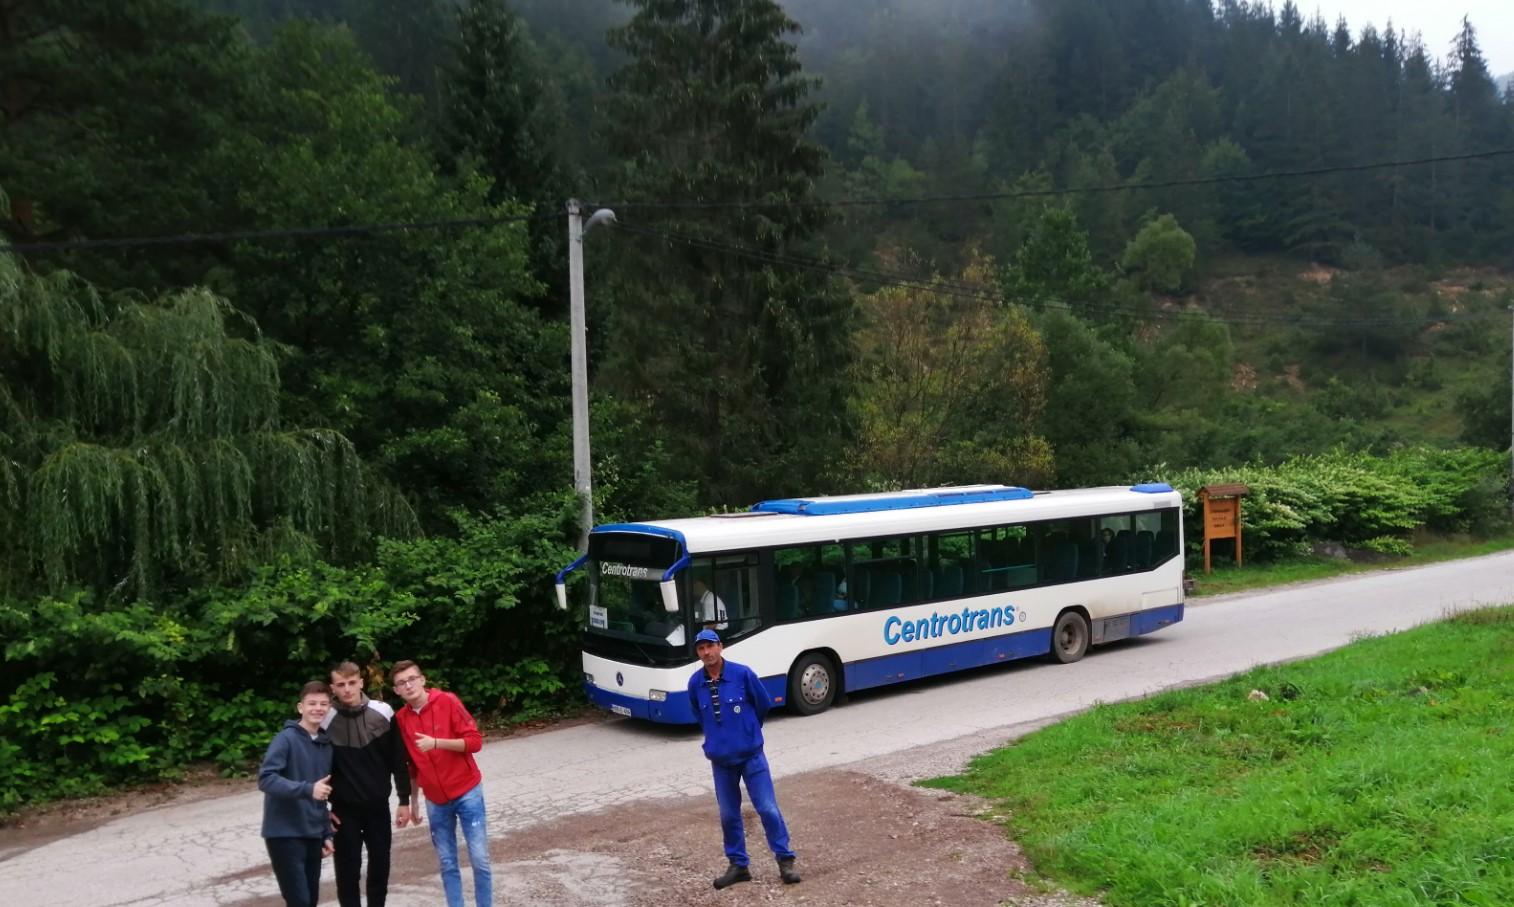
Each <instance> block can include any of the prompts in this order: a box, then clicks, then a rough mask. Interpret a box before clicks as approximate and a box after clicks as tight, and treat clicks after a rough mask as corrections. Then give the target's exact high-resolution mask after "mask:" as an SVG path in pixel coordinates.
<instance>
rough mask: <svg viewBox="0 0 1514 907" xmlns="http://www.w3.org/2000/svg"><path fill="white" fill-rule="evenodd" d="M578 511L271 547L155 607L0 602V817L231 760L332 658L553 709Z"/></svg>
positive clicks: (495, 700)
mask: <svg viewBox="0 0 1514 907" xmlns="http://www.w3.org/2000/svg"><path fill="white" fill-rule="evenodd" d="M575 513H576V505H575V504H573V502H572V499H571V497H570V496H563V497H562V498H561V499H557V498H553V499H552V500H550V501H547V502H546V504H544V505H543V506H541V507H539V508H538V509H537V510H536V511H535V512H532V513H528V514H527V515H524V516H518V515H510V514H505V513H498V514H495V515H492V516H489V517H476V516H475V517H461V516H460V517H458V518H457V535H456V537H455V538H433V539H412V540H403V541H395V540H389V541H385V542H383V543H382V544H381V546H380V550H379V554H378V559H377V562H376V563H375V564H373V565H370V566H365V567H359V568H345V567H337V566H333V565H331V564H327V563H323V562H320V561H296V560H292V559H285V560H283V561H281V562H279V563H277V564H271V565H267V566H264V567H261V568H259V569H257V570H256V571H254V574H253V576H252V579H251V580H250V581H249V582H248V583H247V584H245V585H243V586H238V587H227V586H212V587H205V588H201V589H197V590H194V591H192V592H191V593H189V594H187V595H186V596H184V597H182V598H180V599H177V600H175V601H172V602H169V603H166V604H159V603H151V602H133V603H131V604H128V605H120V604H116V603H112V602H108V601H102V600H101V599H99V598H98V597H97V596H95V595H93V594H91V593H89V592H84V591H77V592H72V593H69V594H67V595H59V596H49V597H42V598H36V599H31V600H24V599H23V600H18V599H4V598H0V638H3V639H4V640H6V643H5V646H4V651H3V665H4V677H5V681H4V684H3V686H0V812H8V811H11V810H14V809H16V808H18V807H20V806H22V805H24V804H26V803H30V802H36V801H39V800H46V799H52V798H57V797H67V796H79V795H84V794H89V793H94V792H98V791H101V790H105V789H108V788H110V787H114V786H119V785H123V784H132V783H142V782H146V781H151V780H155V779H159V778H164V777H169V776H172V775H173V774H175V773H176V772H178V771H179V770H180V769H182V768H183V767H184V766H185V765H187V764H189V763H191V762H197V761H210V762H214V763H215V764H216V765H218V766H220V767H221V768H222V769H223V770H225V771H238V770H245V769H247V768H248V767H250V765H251V764H252V760H255V759H257V758H258V757H259V756H260V755H261V754H262V751H263V748H264V747H265V746H266V745H267V743H268V740H269V739H270V738H271V737H272V735H273V733H274V731H275V730H276V728H277V727H278V726H279V724H280V722H281V721H282V720H283V719H284V718H287V717H292V716H293V700H294V692H295V691H296V690H297V689H298V688H299V686H300V685H301V684H302V683H303V682H305V681H307V680H310V679H312V678H319V677H322V676H323V675H324V672H325V671H326V669H327V668H328V667H329V666H330V665H331V664H332V663H334V662H336V661H341V660H345V659H353V660H356V661H358V662H359V663H368V664H372V663H378V664H388V663H392V662H393V661H396V660H398V659H400V658H413V659H415V660H417V661H419V662H421V663H422V664H423V665H425V666H426V669H427V674H428V676H429V677H430V678H431V680H432V681H433V683H434V684H435V685H437V686H441V687H444V688H447V689H450V690H452V691H454V692H456V693H458V695H460V696H461V697H462V698H463V700H464V701H465V702H466V703H468V705H469V707H470V708H472V709H473V710H474V711H476V712H479V713H485V714H487V713H499V714H505V715H510V716H516V717H523V718H530V717H539V716H541V715H543V714H547V713H549V712H550V711H551V710H553V709H554V708H557V707H559V706H561V705H562V704H563V702H564V701H565V700H566V698H567V697H568V696H569V695H570V693H571V692H572V691H573V690H575V689H576V684H575V682H574V681H575V680H576V678H577V676H578V671H579V662H578V657H577V627H576V626H575V624H574V623H573V621H572V619H571V617H570V616H569V615H568V614H566V613H564V612H561V611H559V610H557V608H556V604H555V600H554V596H553V594H552V591H551V581H552V576H553V574H555V572H556V571H557V570H558V569H559V568H561V567H562V566H563V565H564V564H566V563H568V562H569V561H570V560H572V559H573V557H574V552H573V550H572V549H571V548H570V547H569V546H568V545H567V544H566V543H565V542H564V541H563V540H564V539H566V538H569V537H571V536H570V530H571V528H572V522H571V521H572V517H573V515H574V514H575ZM371 692H374V693H377V692H378V691H376V690H375V691H371Z"/></svg>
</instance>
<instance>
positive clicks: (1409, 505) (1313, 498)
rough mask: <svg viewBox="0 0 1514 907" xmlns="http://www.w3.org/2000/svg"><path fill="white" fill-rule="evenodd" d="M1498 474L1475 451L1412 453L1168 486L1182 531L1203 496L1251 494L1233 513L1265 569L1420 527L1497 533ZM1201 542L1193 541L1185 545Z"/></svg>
mask: <svg viewBox="0 0 1514 907" xmlns="http://www.w3.org/2000/svg"><path fill="white" fill-rule="evenodd" d="M1505 465H1506V459H1505V455H1504V454H1502V453H1499V452H1497V451H1491V450H1483V449H1479V448H1463V449H1458V450H1433V449H1430V448H1412V449H1405V450H1399V451H1395V452H1394V453H1392V454H1390V455H1388V456H1385V457H1374V456H1370V455H1368V454H1359V453H1346V452H1343V451H1335V452H1332V453H1329V454H1324V455H1320V456H1311V457H1297V458H1294V459H1292V460H1289V461H1287V462H1285V463H1283V464H1281V465H1279V466H1261V465H1255V464H1253V465H1247V466H1241V467H1235V468H1227V469H1217V470H1201V469H1185V470H1181V471H1179V472H1177V473H1176V474H1173V475H1171V476H1170V477H1169V478H1168V481H1169V482H1170V483H1171V484H1172V485H1173V487H1175V488H1177V489H1179V490H1180V491H1182V492H1183V497H1184V507H1185V512H1184V518H1185V519H1186V520H1187V525H1189V526H1190V527H1196V526H1201V525H1202V523H1201V519H1202V507H1201V505H1200V503H1199V499H1198V491H1199V489H1200V488H1201V487H1203V486H1204V485H1211V484H1219V483H1229V482H1241V483H1244V484H1245V485H1247V486H1249V488H1250V489H1251V491H1250V494H1249V495H1247V497H1246V498H1245V501H1244V503H1243V504H1242V505H1241V513H1242V520H1243V523H1244V528H1245V538H1246V550H1247V553H1248V555H1251V556H1254V557H1256V558H1259V559H1261V560H1268V559H1275V558H1279V557H1285V556H1288V555H1293V554H1298V553H1301V552H1302V551H1304V550H1307V548H1308V546H1309V545H1310V544H1311V543H1313V542H1316V541H1324V540H1333V541H1340V542H1344V543H1346V544H1348V545H1353V546H1356V547H1370V545H1369V544H1368V543H1369V542H1372V543H1374V544H1381V545H1389V544H1390V543H1389V542H1387V541H1380V540H1382V539H1385V538H1386V539H1390V540H1393V541H1396V540H1397V538H1398V537H1399V536H1401V535H1403V534H1404V533H1406V532H1408V531H1410V530H1413V529H1417V528H1420V527H1426V528H1429V529H1432V530H1435V531H1440V532H1456V531H1476V532H1488V531H1492V530H1493V529H1495V528H1497V527H1499V526H1502V525H1504V524H1505V520H1506V516H1505V515H1506V514H1507V512H1508V506H1509V498H1508V491H1507V487H1508V486H1507V483H1506V477H1505V475H1504V468H1505ZM1202 540H1203V538H1202V535H1199V534H1198V533H1194V537H1192V538H1190V539H1189V541H1190V543H1200V542H1202ZM1376 550H1384V549H1376ZM1395 553H1396V552H1395ZM1403 553H1406V554H1407V553H1408V552H1407V551H1405V552H1403Z"/></svg>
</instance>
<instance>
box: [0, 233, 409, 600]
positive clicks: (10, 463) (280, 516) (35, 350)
mask: <svg viewBox="0 0 1514 907" xmlns="http://www.w3.org/2000/svg"><path fill="white" fill-rule="evenodd" d="M276 352H277V351H276V349H275V348H274V346H273V344H271V343H270V342H268V341H266V340H264V339H263V338H262V337H261V336H260V335H259V333H258V331H257V326H256V325H255V324H253V323H252V322H251V321H250V320H249V319H247V318H245V317H243V316H241V315H240V314H239V313H238V312H237V311H236V310H234V309H233V308H232V307H231V306H230V305H228V304H227V303H226V302H225V301H224V300H222V299H220V298H218V297H216V296H215V295H213V294H211V293H209V292H207V291H204V290H188V291H184V292H179V293H175V294H172V295H169V296H166V297H164V298H160V299H151V300H149V299H143V298H138V297H126V298H120V299H112V300H106V299H103V298H102V297H101V295H100V294H99V293H98V292H97V291H96V290H95V289H94V288H93V287H92V286H90V285H89V284H88V283H86V282H84V281H83V280H81V279H79V278H78V277H76V276H74V275H71V274H69V273H67V272H57V273H53V274H50V275H46V276H38V275H35V274H32V273H30V272H28V271H27V270H26V269H25V268H24V267H23V266H22V265H21V263H20V262H19V261H18V260H17V258H16V257H15V256H13V255H10V254H8V253H5V252H4V250H3V249H0V538H3V541H0V545H3V548H0V570H3V574H0V582H4V584H5V586H6V587H8V588H9V589H11V590H19V589H20V588H23V587H29V586H34V585H41V586H44V587H47V588H50V589H58V588H61V587H64V586H70V585H74V586H78V585H82V586H87V587H90V588H93V589H96V590H99V591H102V592H107V593H109V594H110V595H112V596H116V597H130V596H137V597H145V596H147V595H149V594H150V593H152V592H153V591H155V590H157V589H159V588H160V587H162V586H165V585H182V584H187V583H192V582H195V581H203V580H207V579H215V580H228V579H234V578H236V577H237V576H238V575H240V574H242V573H244V572H245V571H246V570H247V569H248V568H249V567H250V566H252V565H254V564H257V563H260V562H263V561H265V560H266V559H268V558H269V557H271V556H274V555H276V554H278V553H280V552H290V551H300V552H303V553H307V554H316V555H319V556H322V557H325V558H329V559H332V560H335V561H338V562H341V561H348V560H351V559H354V558H356V557H359V556H361V555H363V554H364V553H365V552H366V551H367V549H368V547H369V545H370V544H371V541H372V539H374V538H375V537H376V536H378V535H398V534H407V533H409V532H410V531H412V530H413V526H414V515H413V514H412V513H411V512H410V510H409V508H408V506H406V505H405V503H404V501H403V499H401V498H400V497H399V496H398V495H397V494H396V493H395V492H394V491H393V490H392V489H391V488H390V486H388V485H387V484H385V483H382V482H378V481H375V480H374V478H373V477H372V476H371V475H370V474H369V472H368V471H367V470H366V469H365V467H364V464H363V463H362V461H361V460H360V459H359V457H358V456H357V454H356V452H355V451H354V450H353V447H352V445H351V443H349V442H348V441H347V439H346V438H344V437H343V436H341V435H340V434H338V433H336V432H332V431H326V430H321V429H308V428H305V429H302V428H289V427H285V426H282V425H280V422H279V418H278V414H279V373H278V363H277V359H276Z"/></svg>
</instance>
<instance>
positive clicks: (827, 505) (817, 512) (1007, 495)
mask: <svg viewBox="0 0 1514 907" xmlns="http://www.w3.org/2000/svg"><path fill="white" fill-rule="evenodd" d="M1033 497H1035V493H1034V492H1032V491H1031V490H1030V489H1028V488H1016V487H1013V486H1008V485H1006V486H1005V487H1003V488H992V489H984V490H981V491H931V492H925V493H923V494H912V495H899V496H896V497H886V498H884V497H880V498H864V499H862V500H828V499H826V498H819V499H810V498H784V499H781V500H773V501H760V502H758V503H756V504H753V505H752V510H753V511H754V512H758V513H792V514H797V515H799V516H830V515H832V514H838V513H879V512H882V511H886V510H914V509H916V508H919V507H945V506H949V505H952V504H982V503H985V502H987V501H1028V500H1030V499H1031V498H1033Z"/></svg>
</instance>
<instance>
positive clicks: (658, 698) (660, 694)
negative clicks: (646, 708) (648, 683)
mask: <svg viewBox="0 0 1514 907" xmlns="http://www.w3.org/2000/svg"><path fill="white" fill-rule="evenodd" d="M647 698H648V699H650V700H652V701H653V702H667V701H668V692H667V690H648V691H647Z"/></svg>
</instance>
